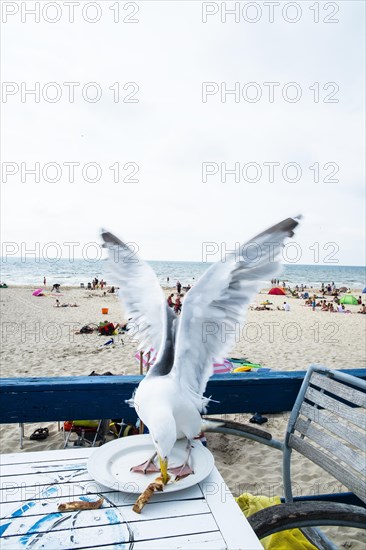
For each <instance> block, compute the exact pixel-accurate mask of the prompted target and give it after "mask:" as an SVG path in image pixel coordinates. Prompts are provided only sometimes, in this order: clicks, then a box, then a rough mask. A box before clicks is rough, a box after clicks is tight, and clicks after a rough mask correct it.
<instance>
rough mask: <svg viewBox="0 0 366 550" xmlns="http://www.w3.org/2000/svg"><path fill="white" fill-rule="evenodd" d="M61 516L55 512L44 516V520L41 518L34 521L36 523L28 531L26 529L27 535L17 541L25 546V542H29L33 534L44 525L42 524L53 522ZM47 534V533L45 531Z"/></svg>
mask: <svg viewBox="0 0 366 550" xmlns="http://www.w3.org/2000/svg"><path fill="white" fill-rule="evenodd" d="M61 516H62V514H60V513H59V512H56V513H54V514H48V516H45V517H44V518H41V519H39V520H38V521H36V523H34V524H33V525H32V526H31V527H30V528H29V529H28V532H27V534H25V535H23V536H22V537H21V538H20V539H19V542H20V543H21V544H27V542H28V541H29V539H30V538H31V536H32V534H33V533H34V532H37V531H38V530H39V528H40V527H41V526H42V525H43V524H44V523H47V522H49V521H51V520H55V519H57V518H59V517H61ZM46 532H47V531H46Z"/></svg>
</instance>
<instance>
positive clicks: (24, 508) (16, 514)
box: [11, 500, 36, 518]
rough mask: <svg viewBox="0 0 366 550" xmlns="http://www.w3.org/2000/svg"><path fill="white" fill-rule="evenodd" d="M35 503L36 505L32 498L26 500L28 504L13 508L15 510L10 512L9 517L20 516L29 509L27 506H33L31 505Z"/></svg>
mask: <svg viewBox="0 0 366 550" xmlns="http://www.w3.org/2000/svg"><path fill="white" fill-rule="evenodd" d="M35 505H36V503H35V502H34V501H33V500H32V501H31V502H28V504H24V506H21V508H18V510H15V512H13V513H12V514H11V517H12V518H17V517H19V516H22V515H23V514H24V512H26V511H27V510H29V508H33V506H35Z"/></svg>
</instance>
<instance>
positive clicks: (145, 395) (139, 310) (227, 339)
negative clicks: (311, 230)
mask: <svg viewBox="0 0 366 550" xmlns="http://www.w3.org/2000/svg"><path fill="white" fill-rule="evenodd" d="M300 218H301V216H298V217H295V218H287V219H285V220H283V221H281V222H280V223H277V224H276V225H274V226H272V227H270V228H269V229H267V230H266V231H263V232H262V233H260V234H259V235H257V236H256V237H254V238H252V239H251V240H249V241H247V242H246V243H245V244H244V245H242V246H238V247H237V248H236V249H235V250H234V251H232V252H230V253H229V254H227V255H226V257H225V258H224V261H219V262H216V263H214V264H212V265H211V266H210V267H209V268H208V269H207V270H206V271H205V273H204V274H203V275H202V276H201V277H200V279H199V280H198V282H197V283H196V285H195V286H194V287H193V288H192V289H191V290H190V291H189V292H188V293H187V294H186V296H185V298H184V300H183V306H182V311H181V315H179V316H177V315H176V314H175V313H174V312H173V311H172V309H171V308H170V307H169V306H168V304H167V301H166V299H165V296H164V293H163V290H162V288H161V286H160V284H159V281H158V279H157V277H156V275H155V272H154V271H153V269H152V268H151V267H150V266H149V265H148V264H147V263H146V262H144V261H143V260H141V259H140V258H139V257H138V256H137V255H136V253H135V249H134V248H135V247H134V246H133V247H131V246H129V245H128V244H125V243H124V242H122V241H121V240H120V239H118V238H117V237H116V236H114V235H113V234H112V233H110V232H108V231H106V230H102V238H103V241H104V245H103V246H104V247H106V248H107V249H108V268H109V272H110V275H111V276H112V278H113V282H114V283H115V284H117V285H118V286H119V291H118V292H119V297H120V299H121V301H122V302H123V305H124V309H125V310H126V311H127V312H128V316H129V317H131V318H132V323H133V326H134V327H137V332H136V336H137V339H138V341H139V349H142V350H145V351H148V350H150V349H151V347H153V348H154V349H155V350H157V356H156V360H155V363H154V365H153V366H152V368H150V370H149V371H148V373H147V374H146V376H145V377H144V378H143V380H142V381H141V382H140V384H139V386H138V388H137V389H136V391H135V393H134V395H133V397H132V398H131V400H129V403H130V405H131V406H134V407H135V410H136V413H137V415H138V416H139V418H140V420H141V421H142V422H143V423H144V424H145V425H146V426H147V428H148V429H149V433H150V435H151V438H152V442H153V445H154V448H155V453H154V455H153V456H152V457H151V458H150V459H149V460H148V461H147V462H145V463H143V464H140V465H138V466H136V467H134V468H132V469H133V470H134V471H140V472H144V473H146V472H150V471H159V469H158V468H157V467H156V466H155V464H154V460H155V458H156V456H157V457H158V460H159V466H160V472H161V477H162V480H163V483H164V484H165V483H167V481H168V479H169V476H168V459H169V455H170V454H171V451H172V449H173V447H174V444H175V442H176V441H177V439H181V438H186V440H187V459H186V461H185V463H184V464H183V465H182V467H178V469H174V473H177V471H176V470H178V473H179V474H180V477H184V476H185V475H189V474H190V473H192V470H191V469H190V467H189V462H188V461H189V453H190V449H191V441H192V439H193V438H195V437H197V436H198V435H199V433H200V432H201V431H202V425H203V421H202V418H201V414H202V413H204V412H206V409H207V405H208V404H209V401H210V398H207V397H205V396H204V392H205V389H206V384H207V382H208V379H209V378H210V376H211V375H212V373H213V362H214V361H217V360H220V359H222V358H223V357H225V356H226V354H227V353H229V352H230V351H231V350H232V348H233V346H234V344H235V338H236V336H237V334H238V328H240V326H242V325H243V323H244V321H245V317H246V312H247V308H248V305H249V304H250V302H251V301H252V298H253V297H254V295H255V294H256V293H257V292H258V291H259V290H260V287H261V285H262V283H263V281H264V280H269V279H270V278H271V277H274V276H275V275H278V273H279V271H280V267H281V252H282V249H283V247H284V244H285V240H286V239H287V238H289V237H292V236H293V234H294V229H295V228H296V226H297V225H298V223H299V220H300ZM206 429H207V428H206ZM170 471H172V469H170Z"/></svg>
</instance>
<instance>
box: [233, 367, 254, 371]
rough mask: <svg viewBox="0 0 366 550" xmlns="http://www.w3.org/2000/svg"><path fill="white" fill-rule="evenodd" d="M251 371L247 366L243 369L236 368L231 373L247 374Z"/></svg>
mask: <svg viewBox="0 0 366 550" xmlns="http://www.w3.org/2000/svg"><path fill="white" fill-rule="evenodd" d="M251 370H252V369H251V368H250V367H249V366H244V367H236V369H234V370H233V372H249V371H251Z"/></svg>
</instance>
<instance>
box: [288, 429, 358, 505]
mask: <svg viewBox="0 0 366 550" xmlns="http://www.w3.org/2000/svg"><path fill="white" fill-rule="evenodd" d="M289 445H290V447H292V448H293V449H295V450H297V451H298V452H299V453H301V454H302V455H304V456H306V457H307V458H309V459H310V460H311V461H312V462H315V464H318V466H320V467H321V468H323V470H326V471H327V472H328V473H330V474H331V475H332V476H333V477H335V478H336V479H338V481H340V482H341V483H343V485H345V487H347V489H348V490H349V491H351V492H352V493H354V494H355V495H357V496H358V497H359V498H360V499H361V500H362V501H363V502H365V501H366V484H365V480H364V479H361V478H360V477H357V475H356V474H354V473H353V472H350V471H349V472H348V473H347V478H346V479H345V477H344V469H343V468H342V467H341V466H339V464H337V463H336V462H335V461H334V460H332V459H331V458H329V457H328V456H326V455H325V454H324V453H322V452H321V451H319V450H318V449H316V448H315V447H313V446H312V445H310V444H309V443H307V442H306V441H304V440H303V439H301V438H300V437H298V436H297V435H294V434H291V435H290V437H289Z"/></svg>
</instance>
